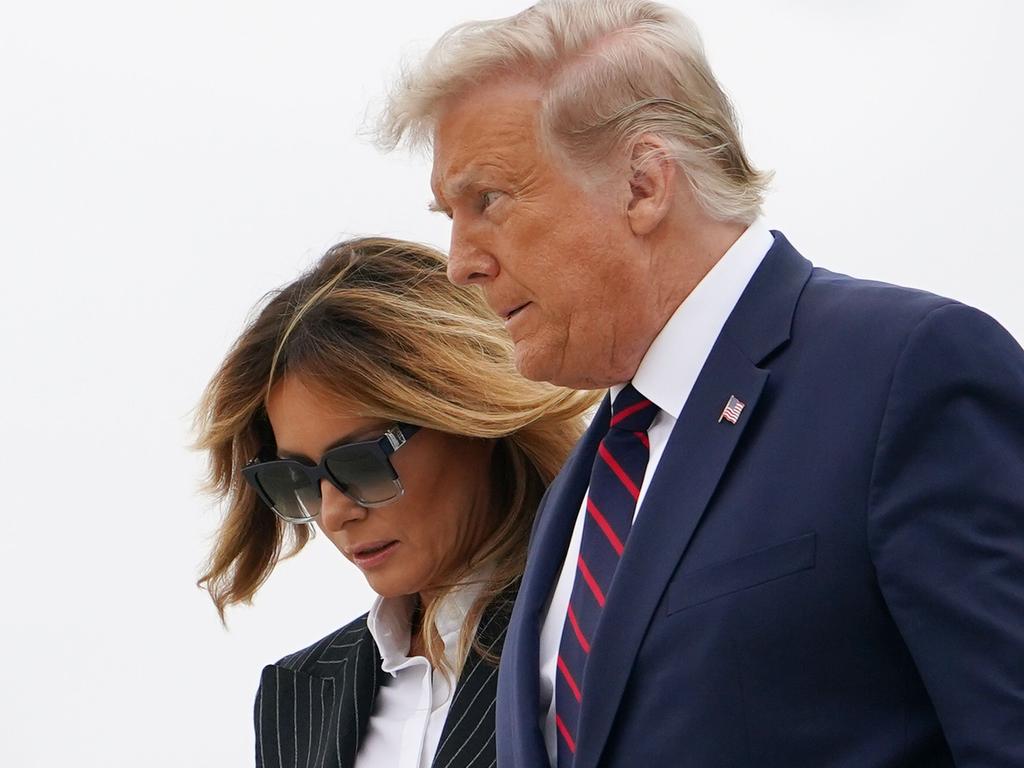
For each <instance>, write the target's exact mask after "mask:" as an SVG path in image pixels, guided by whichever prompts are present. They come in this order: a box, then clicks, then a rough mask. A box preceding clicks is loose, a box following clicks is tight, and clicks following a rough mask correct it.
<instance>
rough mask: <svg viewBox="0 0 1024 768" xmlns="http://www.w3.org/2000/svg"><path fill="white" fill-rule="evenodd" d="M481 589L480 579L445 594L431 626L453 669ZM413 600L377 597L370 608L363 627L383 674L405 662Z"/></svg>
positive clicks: (415, 599) (411, 597)
mask: <svg viewBox="0 0 1024 768" xmlns="http://www.w3.org/2000/svg"><path fill="white" fill-rule="evenodd" d="M483 586H484V585H483V582H482V581H481V580H479V579H473V580H472V581H470V582H468V583H466V584H465V585H463V586H460V587H456V588H455V589H453V590H451V591H449V592H448V593H447V594H446V595H445V596H444V597H442V598H441V599H440V600H441V602H440V603H439V604H438V606H437V613H436V621H435V622H434V626H435V627H437V632H438V634H439V635H440V636H441V640H442V642H443V643H444V652H445V656H447V657H448V660H449V661H450V662H452V664H453V666H457V664H456V658H455V656H456V654H457V653H458V645H459V634H460V632H461V631H462V627H463V625H464V624H465V623H466V616H467V615H468V613H469V609H470V608H471V607H472V606H473V603H474V602H475V601H476V599H477V598H478V597H479V596H480V593H481V592H482V591H483ZM416 601H417V598H416V595H402V596H401V597H378V598H377V599H376V600H374V602H373V606H372V607H371V608H370V615H369V616H368V617H367V619H366V625H367V627H368V628H369V630H370V635H371V636H372V637H373V641H374V642H375V643H376V644H377V649H378V650H379V651H380V655H381V661H382V663H381V669H383V670H384V671H385V672H388V673H391V674H394V673H395V672H396V671H397V670H398V669H399V668H401V667H402V666H404V665H405V664H406V662H408V661H409V639H410V636H411V626H412V612H413V610H414V608H415V607H416Z"/></svg>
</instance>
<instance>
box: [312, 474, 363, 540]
mask: <svg viewBox="0 0 1024 768" xmlns="http://www.w3.org/2000/svg"><path fill="white" fill-rule="evenodd" d="M320 496H321V500H320V526H321V527H322V528H323V529H324V531H325V532H327V533H338V532H339V531H341V529H342V528H344V527H345V524H346V523H348V522H350V521H352V520H361V519H362V518H364V517H366V507H361V506H359V505H358V504H357V503H356V502H354V501H352V499H350V498H349V497H348V496H346V495H345V494H344V493H342V492H341V491H339V490H338V489H337V488H335V487H334V485H332V484H331V483H330V482H329V481H327V480H321V481H320Z"/></svg>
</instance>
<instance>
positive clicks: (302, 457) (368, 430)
mask: <svg viewBox="0 0 1024 768" xmlns="http://www.w3.org/2000/svg"><path fill="white" fill-rule="evenodd" d="M385 429H387V427H386V425H385V424H384V423H381V424H380V425H377V426H372V427H363V428H362V429H356V430H353V431H352V432H349V433H348V434H347V435H345V436H344V437H341V438H339V439H338V440H335V441H334V442H333V443H331V444H330V445H328V446H327V447H326V448H324V450H323V453H327V452H328V451H332V450H334V449H335V448H340V447H341V446H343V445H350V444H352V443H360V442H364V441H366V440H370V439H373V438H375V437H379V436H380V435H381V434H383V433H384V430H385ZM321 455H322V454H321ZM277 457H278V458H279V459H291V460H293V461H304V462H306V463H307V464H316V462H315V461H313V460H312V459H311V458H309V456H307V455H306V454H304V453H298V452H297V451H283V450H280V449H278V451H277Z"/></svg>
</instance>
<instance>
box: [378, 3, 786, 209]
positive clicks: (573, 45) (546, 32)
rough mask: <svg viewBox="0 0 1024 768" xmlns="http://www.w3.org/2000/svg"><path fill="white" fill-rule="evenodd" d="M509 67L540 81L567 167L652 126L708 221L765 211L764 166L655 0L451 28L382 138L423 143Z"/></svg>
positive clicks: (671, 15) (597, 159)
mask: <svg viewBox="0 0 1024 768" xmlns="http://www.w3.org/2000/svg"><path fill="white" fill-rule="evenodd" d="M509 76H512V77H527V78H532V79H536V80H537V81H539V82H540V83H541V84H542V85H543V88H544V97H543V103H542V107H541V110H540V123H541V124H540V131H541V136H542V137H543V138H545V139H547V142H546V143H547V144H548V145H550V146H551V147H552V148H553V149H554V150H555V152H556V154H561V155H563V156H564V157H565V158H566V159H567V160H569V162H570V163H572V164H573V165H575V166H578V167H583V168H588V169H593V168H599V167H601V165H602V162H603V161H606V160H607V158H609V157H610V156H612V155H613V153H614V152H616V151H621V150H628V151H630V155H631V156H632V154H633V152H632V148H633V147H634V146H635V145H636V144H637V141H638V139H639V138H640V137H642V136H644V135H652V134H653V135H655V136H657V137H659V138H660V139H661V143H662V144H664V146H665V147H667V148H668V150H667V154H668V156H669V158H670V159H671V160H672V161H674V162H675V163H677V164H678V165H679V167H680V168H681V169H682V170H683V171H684V172H685V174H686V176H687V178H688V179H689V181H690V184H691V185H692V188H693V190H694V192H695V195H696V198H697V200H698V201H699V202H700V203H701V205H702V206H703V207H704V209H705V210H706V211H707V212H708V213H709V214H711V215H712V216H713V217H714V218H716V219H718V220H721V221H736V222H742V223H749V222H751V221H753V219H754V218H755V217H756V216H757V215H758V213H759V212H760V208H761V204H762V202H763V199H764V193H765V189H766V186H767V184H768V182H769V181H770V178H771V174H770V173H763V172H761V171H758V170H756V169H755V168H754V167H753V166H752V165H751V164H750V162H749V160H748V159H747V156H746V153H745V152H744V150H743V144H742V142H741V140H740V132H739V126H738V122H737V119H736V115H735V112H734V111H733V107H732V104H731V103H730V101H729V98H728V97H727V96H726V95H725V93H724V92H723V91H722V89H721V87H719V85H718V83H717V82H716V81H715V77H714V75H713V74H712V72H711V68H710V66H709V65H708V62H707V59H706V57H705V55H704V49H703V46H702V43H701V40H700V36H699V34H698V33H697V30H696V27H695V26H694V25H693V23H692V22H691V21H690V20H689V19H688V18H686V17H685V16H684V15H683V14H682V13H680V12H678V11H676V10H674V9H672V8H668V7H666V6H664V5H662V4H660V3H656V2H651V1H650V0H541V2H539V3H537V4H536V5H533V6H532V7H530V8H528V9H526V10H525V11H522V12H521V13H518V14H516V15H515V16H511V17H508V18H503V19H495V20H492V21H475V22H469V23H466V24H461V25H459V26H456V27H454V28H452V29H450V30H449V31H448V32H446V33H445V34H444V35H443V36H442V37H441V38H440V39H439V40H438V41H437V42H436V43H435V44H434V46H433V47H432V48H431V49H430V50H429V52H428V53H427V54H426V55H425V56H424V57H423V59H422V61H420V62H419V63H418V64H417V65H416V66H414V67H411V68H408V69H407V70H406V71H405V72H404V73H403V75H402V76H401V77H400V78H399V80H398V82H397V83H396V85H395V87H394V88H393V90H392V91H391V94H390V96H389V99H388V103H387V106H386V108H385V111H384V113H383V115H382V117H381V122H380V126H379V134H378V136H379V140H380V143H381V144H382V145H383V146H385V147H387V148H389V149H390V148H394V147H395V146H397V145H399V144H401V143H403V142H406V143H408V144H410V145H413V146H416V145H420V146H422V145H429V143H430V142H431V140H432V137H433V133H434V128H435V126H436V123H437V120H438V119H439V117H440V115H441V114H442V113H443V112H444V110H445V105H446V103H448V102H449V100H450V99H452V98H457V97H459V96H461V95H463V94H465V93H468V92H470V91H471V90H472V89H473V88H474V87H476V86H479V85H480V84H482V83H485V82H488V81H492V80H495V79H498V78H501V77H509ZM654 155H657V156H664V155H665V151H664V150H661V151H658V152H655V153H654ZM650 159H652V156H651V155H645V154H644V153H643V152H641V153H640V155H639V157H638V158H634V160H635V161H637V162H639V163H643V162H645V161H647V160H650Z"/></svg>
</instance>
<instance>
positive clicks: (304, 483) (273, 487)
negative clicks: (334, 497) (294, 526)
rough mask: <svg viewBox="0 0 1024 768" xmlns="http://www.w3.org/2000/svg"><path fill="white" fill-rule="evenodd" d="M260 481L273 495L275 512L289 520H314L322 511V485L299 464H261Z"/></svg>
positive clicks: (263, 487) (271, 498) (258, 480)
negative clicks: (310, 479) (310, 477)
mask: <svg viewBox="0 0 1024 768" xmlns="http://www.w3.org/2000/svg"><path fill="white" fill-rule="evenodd" d="M256 481H257V482H258V483H259V484H260V487H261V488H262V489H263V492H264V493H265V494H267V496H269V497H270V500H271V501H272V502H273V505H274V511H275V512H277V514H279V515H280V516H281V517H283V518H285V519H286V520H292V521H295V522H301V521H306V520H312V519H313V518H314V517H316V516H317V515H318V514H319V513H320V488H319V487H317V486H316V485H314V484H313V483H311V482H310V481H309V478H308V477H307V476H306V473H305V472H303V471H302V470H301V469H300V468H299V467H298V466H293V465H290V464H289V463H287V462H272V463H270V464H267V465H266V466H263V467H260V469H259V471H258V472H257V473H256Z"/></svg>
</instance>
